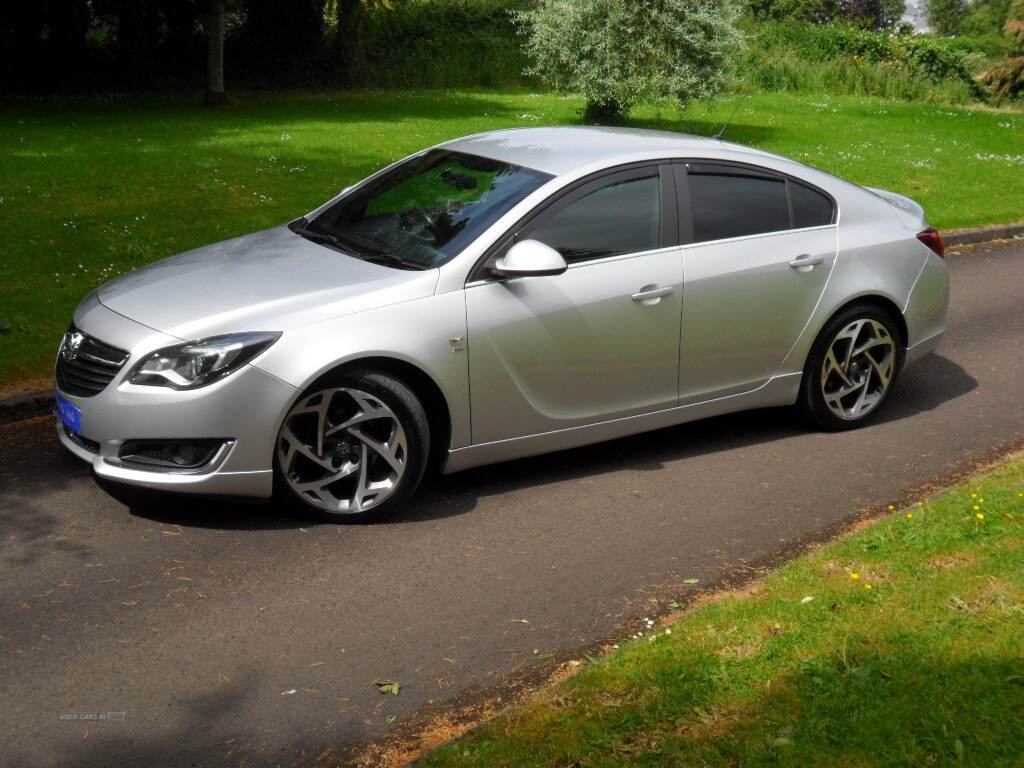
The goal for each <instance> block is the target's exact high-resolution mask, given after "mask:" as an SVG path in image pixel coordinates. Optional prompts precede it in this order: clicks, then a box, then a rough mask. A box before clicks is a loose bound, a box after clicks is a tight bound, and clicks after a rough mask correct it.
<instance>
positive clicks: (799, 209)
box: [789, 181, 832, 229]
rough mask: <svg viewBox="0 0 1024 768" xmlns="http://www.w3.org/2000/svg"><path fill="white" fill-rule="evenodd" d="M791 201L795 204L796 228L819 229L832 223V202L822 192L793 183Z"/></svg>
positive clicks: (794, 217) (790, 188)
mask: <svg viewBox="0 0 1024 768" xmlns="http://www.w3.org/2000/svg"><path fill="white" fill-rule="evenodd" d="M789 199H790V202H791V203H792V204H793V227H794V228H797V229H799V228H800V227H818V226H821V225H822V224H831V223H832V201H831V200H829V199H828V198H827V197H825V196H824V195H823V194H821V193H820V192H815V191H814V190H813V189H811V188H810V187H805V186H804V185H803V184H797V183H796V182H792V181H791V182H790V183H789Z"/></svg>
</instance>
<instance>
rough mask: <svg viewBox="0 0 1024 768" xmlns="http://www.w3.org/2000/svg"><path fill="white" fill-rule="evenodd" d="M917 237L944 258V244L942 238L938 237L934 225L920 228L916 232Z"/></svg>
mask: <svg viewBox="0 0 1024 768" xmlns="http://www.w3.org/2000/svg"><path fill="white" fill-rule="evenodd" d="M917 239H918V240H920V241H921V242H922V243H924V244H925V245H927V246H928V247H929V248H931V249H932V250H933V251H935V252H936V253H937V254H939V256H941V257H942V258H946V246H944V245H943V244H942V238H941V237H939V231H938V230H937V229H935V228H934V227H928V229H922V230H921V231H920V232H918V233H917Z"/></svg>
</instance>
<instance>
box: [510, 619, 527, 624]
mask: <svg viewBox="0 0 1024 768" xmlns="http://www.w3.org/2000/svg"><path fill="white" fill-rule="evenodd" d="M509 621H511V622H512V623H513V624H529V623H530V622H528V621H527V620H526V619H509Z"/></svg>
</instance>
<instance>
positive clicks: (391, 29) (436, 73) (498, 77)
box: [325, 0, 528, 88]
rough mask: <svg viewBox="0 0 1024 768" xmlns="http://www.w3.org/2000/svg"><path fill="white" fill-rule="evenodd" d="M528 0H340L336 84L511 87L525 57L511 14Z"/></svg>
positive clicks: (331, 74) (330, 67)
mask: <svg viewBox="0 0 1024 768" xmlns="http://www.w3.org/2000/svg"><path fill="white" fill-rule="evenodd" d="M527 4H528V3H527V0H403V2H392V3H384V2H365V0H338V3H337V18H338V21H337V28H336V30H335V31H334V35H335V41H334V44H333V45H332V46H331V50H332V57H331V60H330V61H328V62H327V63H326V65H325V77H326V79H327V80H328V81H329V82H331V84H335V85H342V86H346V87H374V88H439V87H440V88H452V87H481V86H482V87H491V88H493V87H499V86H501V87H508V86H516V85H521V84H522V83H523V74H522V73H523V69H524V68H525V67H526V64H527V61H526V57H525V55H524V54H523V52H522V50H521V46H520V40H519V39H518V37H517V34H516V27H515V23H514V20H513V13H514V12H516V11H519V10H522V9H524V8H525V7H527Z"/></svg>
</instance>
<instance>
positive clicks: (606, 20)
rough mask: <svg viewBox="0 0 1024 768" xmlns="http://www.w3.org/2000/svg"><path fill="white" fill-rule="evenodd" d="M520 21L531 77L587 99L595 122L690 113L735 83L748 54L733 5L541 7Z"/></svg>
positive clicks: (706, 0) (712, 0) (583, 0)
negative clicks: (666, 106)
mask: <svg viewBox="0 0 1024 768" xmlns="http://www.w3.org/2000/svg"><path fill="white" fill-rule="evenodd" d="M517 18H518V21H519V23H520V25H521V28H522V29H523V31H524V33H525V34H526V36H527V39H526V45H525V49H526V52H527V54H528V55H529V56H530V58H531V59H532V61H533V63H532V65H531V66H530V67H529V68H528V69H527V74H531V75H535V76H537V77H539V78H540V79H541V80H543V81H544V82H546V83H548V84H549V85H551V86H552V87H553V88H554V89H555V90H557V91H560V92H563V93H573V94H581V95H583V96H584V98H586V102H587V105H586V109H585V111H584V116H585V118H586V119H587V120H588V121H590V122H605V121H610V120H616V119H619V118H621V117H622V116H624V115H625V114H626V113H627V112H629V110H630V108H632V107H633V106H634V105H635V104H637V103H639V102H641V101H650V102H660V103H665V102H670V103H674V104H676V105H678V106H679V107H680V108H685V107H686V105H687V104H688V103H689V102H690V101H692V100H694V99H710V98H711V97H713V96H714V95H715V94H717V93H718V92H719V91H721V90H722V88H724V87H725V85H726V84H727V83H728V81H729V79H730V77H731V75H732V72H733V67H734V66H735V62H736V59H737V54H738V53H739V52H740V50H741V48H742V34H741V33H740V31H739V30H738V27H737V22H738V19H739V8H738V6H737V5H736V4H735V3H734V2H733V0H540V2H539V3H538V5H537V7H536V8H534V9H532V10H529V11H525V12H522V13H520V14H519V15H518V17H517Z"/></svg>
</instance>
